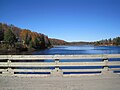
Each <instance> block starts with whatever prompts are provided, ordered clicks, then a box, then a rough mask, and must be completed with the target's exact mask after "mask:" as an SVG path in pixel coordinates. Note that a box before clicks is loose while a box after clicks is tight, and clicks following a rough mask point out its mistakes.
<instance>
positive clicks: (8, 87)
mask: <svg viewBox="0 0 120 90" xmlns="http://www.w3.org/2000/svg"><path fill="white" fill-rule="evenodd" d="M0 90H120V76H119V75H118V76H104V75H100V76H80V77H14V76H0Z"/></svg>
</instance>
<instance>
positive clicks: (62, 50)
mask: <svg viewBox="0 0 120 90" xmlns="http://www.w3.org/2000/svg"><path fill="white" fill-rule="evenodd" d="M32 54H34V55H56V54H57V55H58V54H59V55H71V54H72V55H73V54H74V55H82V54H120V47H119V46H94V45H80V46H56V47H53V48H50V49H46V50H42V51H37V52H34V53H32ZM59 61H60V62H102V61H103V60H102V59H77V60H59ZM109 61H120V59H112V58H111V59H109ZM40 62H54V60H43V61H41V60H40ZM32 68H33V67H32ZM59 68H60V69H101V68H103V67H102V66H72V67H70V66H62V67H59ZM109 68H120V66H109ZM34 69H37V68H34ZM44 69H55V67H46V68H44ZM115 72H116V71H115ZM117 72H118V71H117ZM63 73H64V74H84V73H88V74H91V73H101V72H99V71H98V72H63ZM32 74H33V73H32ZM42 74H43V73H42ZM44 74H45V73H44ZM46 74H50V73H49V72H47V73H46Z"/></svg>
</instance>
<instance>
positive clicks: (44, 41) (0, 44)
mask: <svg viewBox="0 0 120 90" xmlns="http://www.w3.org/2000/svg"><path fill="white" fill-rule="evenodd" d="M50 46H51V43H50V41H49V39H48V36H46V35H44V34H41V33H37V32H32V31H31V30H28V29H21V28H18V27H16V26H14V25H7V24H4V23H0V49H3V50H6V49H7V50H13V49H16V50H19V51H20V50H21V51H22V50H28V49H45V48H48V47H50Z"/></svg>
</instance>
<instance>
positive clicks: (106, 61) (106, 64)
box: [102, 58, 113, 75]
mask: <svg viewBox="0 0 120 90" xmlns="http://www.w3.org/2000/svg"><path fill="white" fill-rule="evenodd" d="M103 62H104V63H105V66H103V70H102V74H103V75H108V74H110V75H111V74H113V72H111V71H109V67H108V58H106V59H103Z"/></svg>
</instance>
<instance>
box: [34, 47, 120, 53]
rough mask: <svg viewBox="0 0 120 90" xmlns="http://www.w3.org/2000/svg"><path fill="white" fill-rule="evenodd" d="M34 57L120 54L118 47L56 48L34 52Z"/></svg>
mask: <svg viewBox="0 0 120 90" xmlns="http://www.w3.org/2000/svg"><path fill="white" fill-rule="evenodd" d="M33 54H36V55H55V54H60V55H71V54H120V47H119V46H94V45H80V46H56V47H53V48H50V49H46V50H42V51H37V52H34V53H33Z"/></svg>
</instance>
